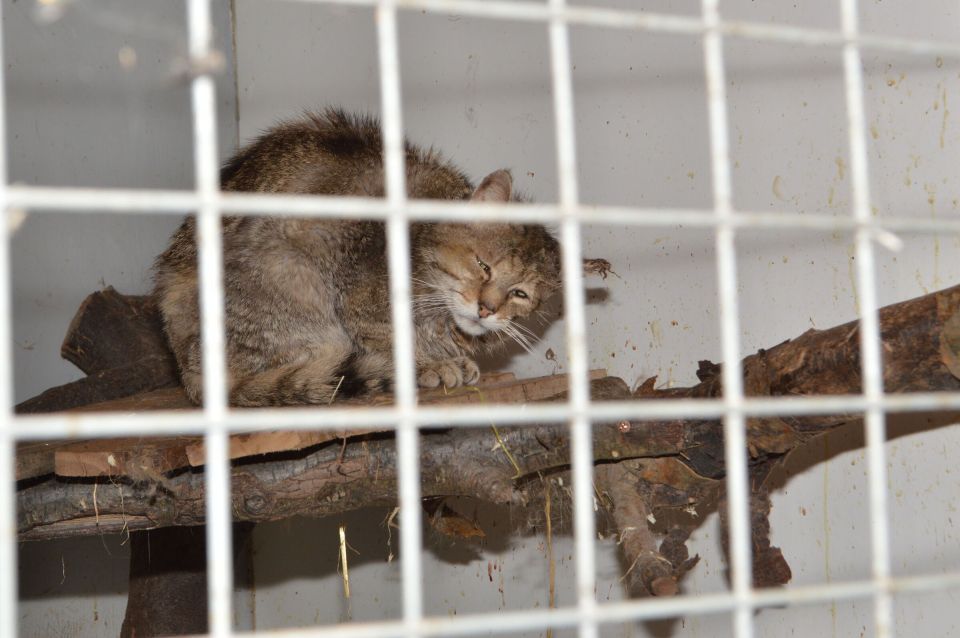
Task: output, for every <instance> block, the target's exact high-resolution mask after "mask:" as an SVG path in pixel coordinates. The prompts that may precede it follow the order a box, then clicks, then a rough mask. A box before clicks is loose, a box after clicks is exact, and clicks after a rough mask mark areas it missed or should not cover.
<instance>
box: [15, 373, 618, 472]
mask: <svg viewBox="0 0 960 638" xmlns="http://www.w3.org/2000/svg"><path fill="white" fill-rule="evenodd" d="M603 374H604V371H603V370H591V371H590V377H591V378H592V379H594V381H595V382H594V383H593V386H592V387H593V388H594V393H593V394H594V398H595V400H599V399H601V398H603V397H607V398H611V397H612V398H621V399H624V398H627V397H629V390H628V389H627V386H626V384H624V383H623V382H622V381H619V380H618V379H614V378H603V377H602V376H601V375H603ZM567 383H568V380H567V377H566V375H551V376H547V377H539V378H535V379H524V380H521V381H517V380H516V379H515V378H514V376H513V374H512V373H494V374H492V375H484V377H483V378H481V382H480V383H479V384H478V387H479V389H480V392H479V393H478V392H476V391H472V390H467V391H463V392H451V393H449V394H444V393H443V392H442V391H432V392H428V393H425V395H424V397H422V401H423V403H424V404H434V405H436V404H443V403H452V404H456V403H463V402H474V400H475V398H476V397H478V396H479V397H484V398H488V397H492V398H493V399H496V400H497V401H498V402H504V398H510V397H517V396H528V397H548V396H549V394H550V393H551V392H556V391H557V389H558V388H563V387H566V385H567ZM353 403H357V402H356V401H355V402H353ZM195 409H196V406H194V405H193V404H191V403H190V401H189V400H187V398H186V396H185V395H184V393H183V390H182V389H181V388H179V387H176V388H165V389H160V390H154V391H151V392H144V393H139V394H136V395H132V396H130V397H124V398H121V399H117V400H112V401H105V402H103V403H98V404H93V405H87V406H81V407H79V408H77V411H79V412H116V411H120V412H129V413H136V412H141V411H144V410H167V411H177V410H195ZM389 431H391V430H390V429H389V428H367V429H354V430H349V431H346V430H344V431H309V430H296V431H285V430H279V431H265V432H252V433H245V434H235V435H233V436H231V437H230V458H231V459H240V458H246V457H251V456H260V455H264V454H272V453H275V452H295V451H299V450H303V449H306V448H309V447H313V446H317V445H321V444H323V443H327V442H329V441H333V440H343V439H346V438H350V437H355V436H361V435H364V434H372V433H376V432H389ZM178 463H182V465H178ZM203 464H204V452H203V439H202V437H197V436H194V437H175V438H162V437H161V438H157V437H148V438H121V439H97V440H96V441H76V440H68V441H47V442H42V443H38V444H31V445H21V446H19V447H18V448H17V480H22V479H26V478H31V477H36V476H42V475H45V474H51V473H54V472H56V473H57V474H58V475H59V476H73V477H97V476H112V477H114V478H118V477H121V476H126V477H128V478H131V479H132V480H145V479H154V480H158V479H157V476H156V475H157V473H158V472H159V473H160V474H163V473H166V472H170V471H173V470H177V469H181V468H183V467H187V466H192V467H198V466H202V465H203Z"/></svg>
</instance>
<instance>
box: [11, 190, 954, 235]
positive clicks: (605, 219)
mask: <svg viewBox="0 0 960 638" xmlns="http://www.w3.org/2000/svg"><path fill="white" fill-rule="evenodd" d="M8 192H9V195H8V200H9V202H10V207H11V208H13V209H20V210H29V211H31V212H34V213H40V214H47V213H53V212H66V211H70V212H84V213H94V212H96V213H122V214H180V215H182V214H185V213H188V212H191V211H193V210H196V209H197V208H199V207H200V205H202V204H203V203H210V202H209V201H207V202H201V200H200V198H198V197H197V196H196V194H195V193H194V192H193V191H174V190H167V191H161V190H135V189H113V188H105V189H95V188H60V187H36V186H11V187H10V189H9V191H8ZM212 203H213V204H215V205H216V206H217V207H218V208H220V209H222V210H224V211H225V212H226V213H227V214H229V215H278V216H291V217H331V218H339V219H377V220H386V219H388V218H389V216H390V210H391V209H390V207H389V206H388V205H387V203H386V201H385V200H383V199H378V198H369V197H334V196H327V195H279V194H277V195H275V194H269V195H264V194H250V193H232V192H231V193H222V194H220V195H219V196H215V197H214V199H213V202H212ZM405 206H406V210H407V215H408V216H409V217H410V219H411V220H414V221H470V222H476V221H483V222H514V223H540V224H551V223H557V222H559V221H560V219H561V218H562V217H563V216H564V215H565V214H569V215H570V216H571V217H573V218H575V219H577V220H578V221H580V222H581V223H584V224H603V225H625V226H689V227H692V228H718V227H726V226H730V227H733V228H745V229H757V230H771V229H797V230H811V231H814V230H822V231H831V232H834V231H843V230H849V231H851V232H852V231H855V230H857V229H859V228H868V229H870V230H872V231H874V232H876V233H878V234H879V233H882V232H890V231H900V232H916V233H941V232H942V233H960V218H956V219H950V218H945V219H941V218H937V219H933V218H929V217H927V218H922V217H909V216H889V217H886V216H883V217H872V218H871V219H869V220H857V219H854V218H853V217H852V215H848V216H843V215H827V214H823V213H802V214H799V213H792V212H787V211H783V212H774V211H771V212H762V211H736V212H734V213H733V214H732V215H731V216H730V217H729V218H727V219H718V218H717V216H716V214H715V213H714V212H713V209H706V208H704V209H697V208H676V209H672V208H643V207H629V206H592V205H584V204H579V205H575V206H572V207H571V208H570V209H569V211H568V212H565V211H566V210H567V209H564V208H561V206H560V205H554V204H511V205H510V206H509V207H505V206H502V205H496V204H483V203H475V202H460V201H451V200H444V201H426V200H415V201H410V202H408V203H407V204H406V205H405Z"/></svg>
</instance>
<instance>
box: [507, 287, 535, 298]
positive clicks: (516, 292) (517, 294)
mask: <svg viewBox="0 0 960 638" xmlns="http://www.w3.org/2000/svg"><path fill="white" fill-rule="evenodd" d="M510 294H511V295H513V296H514V297H517V298H518V299H529V298H530V295H528V294H527V293H525V292H523V291H522V290H519V289H517V290H511V291H510Z"/></svg>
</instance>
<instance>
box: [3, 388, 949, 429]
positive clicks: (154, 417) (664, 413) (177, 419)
mask: <svg viewBox="0 0 960 638" xmlns="http://www.w3.org/2000/svg"><path fill="white" fill-rule="evenodd" d="M871 407H878V408H880V409H883V410H884V411H886V412H891V413H897V412H903V413H908V412H932V411H955V410H960V392H924V393H915V394H894V395H884V396H883V397H882V398H881V399H879V400H876V401H868V400H867V399H866V398H864V397H863V396H860V395H831V396H816V397H765V398H749V397H748V398H745V399H744V400H743V401H742V402H741V403H738V404H737V409H738V410H739V411H741V412H742V413H743V414H744V415H745V416H748V417H760V416H815V415H829V414H837V415H851V416H850V418H851V420H853V419H856V418H860V417H859V415H860V414H862V413H863V412H865V411H867V410H869V409H870V408H871ZM726 411H727V404H726V403H724V401H723V400H721V399H649V400H643V399H639V400H635V401H604V402H600V403H592V404H590V407H589V408H588V409H587V411H586V416H587V418H589V419H590V420H591V421H592V422H594V423H602V422H612V421H618V420H623V419H627V420H635V421H644V420H667V419H717V418H720V417H722V416H723V415H724V414H725V413H726ZM573 414H574V411H573V410H571V409H570V407H569V406H567V405H566V404H563V403H536V404H524V405H517V404H485V405H483V410H482V411H478V410H477V405H476V404H472V405H457V406H443V407H438V406H422V407H416V408H414V409H413V410H412V411H411V412H410V414H409V416H410V417H411V418H412V419H413V420H414V422H415V423H416V424H417V426H418V427H481V426H488V425H491V424H496V425H517V426H522V425H525V424H546V423H562V422H565V421H567V420H569V419H570V418H571V416H572V415H573ZM403 415H404V413H403V412H402V411H400V410H398V409H396V408H392V407H375V408H373V407H371V408H368V407H341V408H335V407H317V408H262V409H239V410H236V409H234V410H229V411H228V412H227V415H226V416H225V417H223V419H222V420H217V423H220V424H222V425H223V426H224V427H226V428H227V429H228V430H230V431H231V432H234V433H242V432H257V431H266V430H317V431H326V430H343V429H349V428H370V427H383V428H391V427H393V424H394V423H396V422H397V421H398V420H399V419H400V418H401V417H402V416H403ZM208 423H210V420H209V419H208V418H207V417H206V416H205V415H204V414H203V412H201V411H200V410H195V411H160V410H158V411H149V412H136V413H131V412H126V413H119V412H102V413H83V414H77V413H70V414H56V413H54V414H45V415H32V414H22V415H15V416H14V417H12V418H11V425H10V427H11V432H12V433H13V435H14V436H15V437H16V438H17V440H48V439H56V438H78V437H87V438H98V437H111V436H143V435H144V434H156V435H158V436H169V435H172V434H184V435H186V434H201V433H203V432H204V431H205V428H206V427H207V425H208Z"/></svg>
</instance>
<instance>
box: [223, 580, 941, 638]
mask: <svg viewBox="0 0 960 638" xmlns="http://www.w3.org/2000/svg"><path fill="white" fill-rule="evenodd" d="M956 588H960V572H951V573H945V574H925V575H920V576H902V577H893V578H891V579H889V581H888V582H886V583H885V584H883V583H877V582H874V581H872V580H867V581H849V582H835V583H825V584H821V585H803V586H798V587H787V588H784V589H760V590H757V589H754V590H750V592H749V593H748V595H747V597H746V603H747V604H748V605H749V606H750V607H751V608H753V609H763V608H767V607H781V606H785V605H817V604H822V603H827V602H832V601H842V600H855V599H861V598H868V597H871V596H873V595H875V594H876V592H877V591H881V590H882V591H889V592H892V593H895V594H907V593H922V592H927V591H942V590H944V589H956ZM736 604H737V599H736V598H735V597H734V596H733V595H732V594H729V593H718V594H688V595H684V596H677V597H673V598H647V599H642V600H629V601H619V602H614V603H598V605H597V606H596V608H595V610H594V611H593V612H592V613H589V614H587V615H588V616H590V618H591V619H592V620H593V621H595V622H598V623H602V624H608V625H609V624H612V623H623V622H631V621H643V620H656V619H662V618H674V617H680V616H683V617H686V616H691V615H703V614H718V613H725V612H729V611H732V610H733V609H734V608H735V606H736ZM583 615H584V614H581V613H580V612H579V611H578V609H577V608H576V607H560V608H556V609H552V610H548V609H528V610H516V611H502V610H501V611H498V612H497V613H495V614H494V613H490V614H484V613H476V614H468V615H458V616H455V617H447V616H436V617H426V618H424V619H423V620H422V621H421V622H420V623H419V625H418V626H417V628H416V629H417V633H418V634H420V635H423V636H470V635H477V634H487V633H506V632H521V631H536V630H542V629H543V628H544V627H553V628H555V629H559V628H562V627H572V626H574V625H576V624H578V623H579V622H580V621H581V620H582V617H583ZM408 629H409V626H408V625H406V624H404V623H402V622H399V621H392V622H391V621H387V622H370V623H366V622H357V623H345V624H340V625H324V626H317V627H309V628H302V629H294V630H290V629H280V630H266V631H258V632H257V634H256V635H257V636H263V637H264V638H308V637H316V638H321V637H322V638H368V637H369V638H381V637H382V638H390V637H397V638H402V637H403V636H405V635H406V633H405V632H406V631H407V630H408ZM235 635H237V636H244V635H246V634H235Z"/></svg>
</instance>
